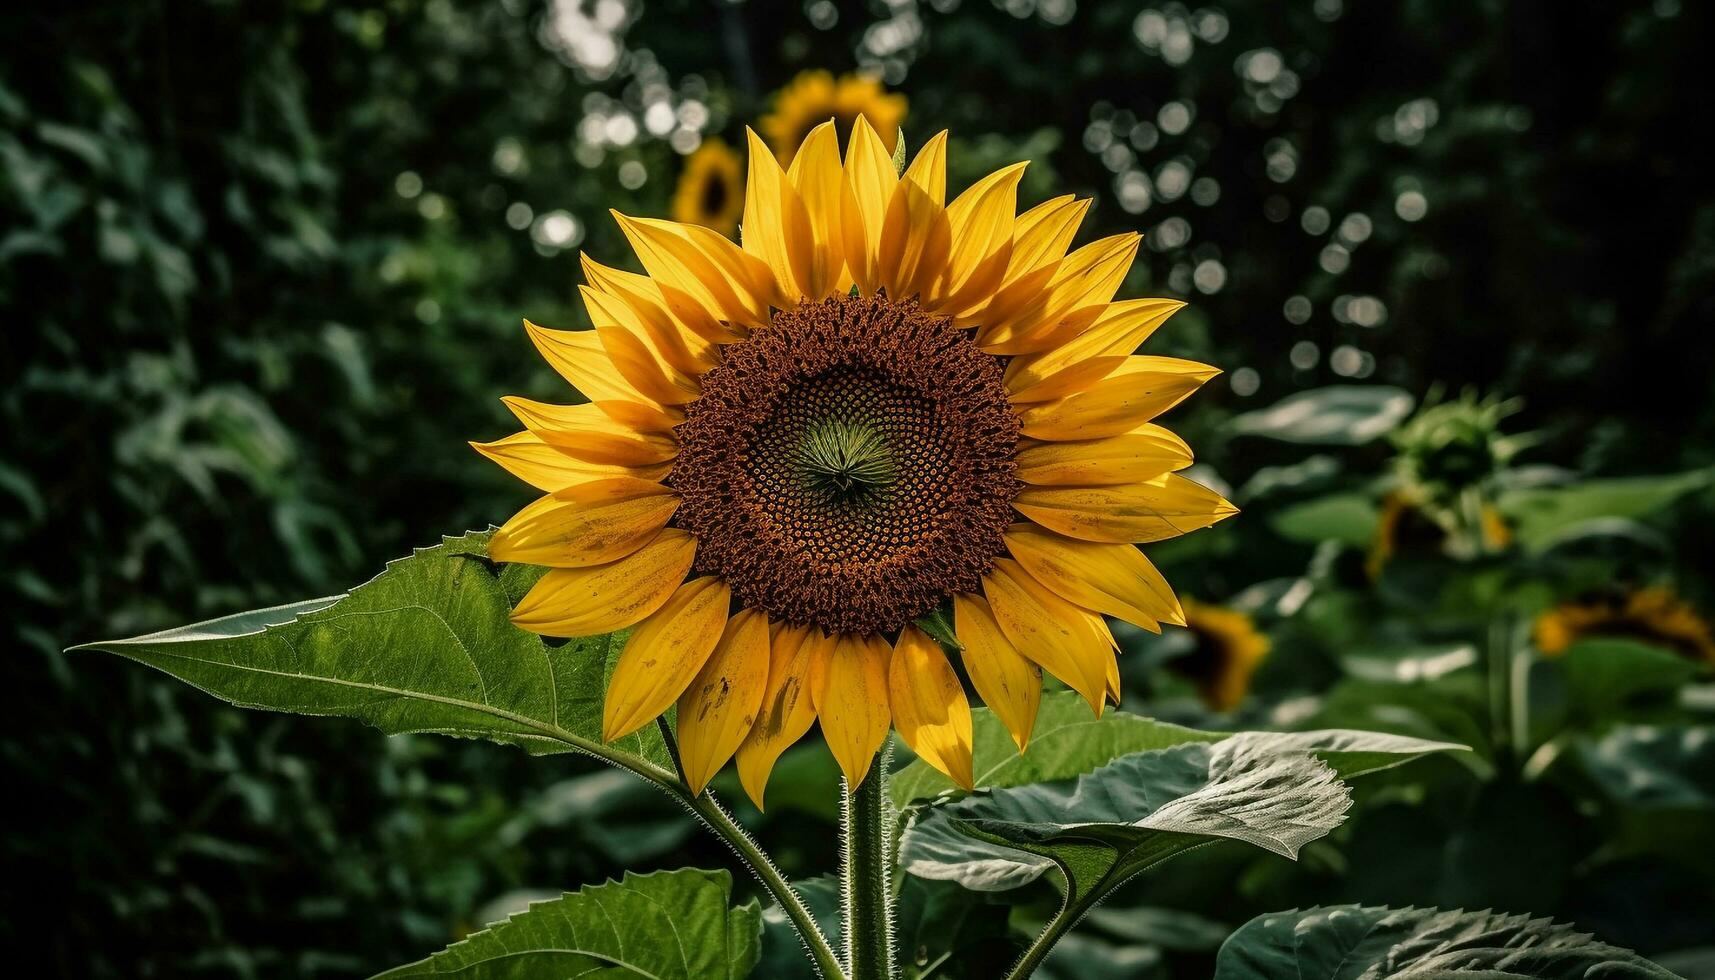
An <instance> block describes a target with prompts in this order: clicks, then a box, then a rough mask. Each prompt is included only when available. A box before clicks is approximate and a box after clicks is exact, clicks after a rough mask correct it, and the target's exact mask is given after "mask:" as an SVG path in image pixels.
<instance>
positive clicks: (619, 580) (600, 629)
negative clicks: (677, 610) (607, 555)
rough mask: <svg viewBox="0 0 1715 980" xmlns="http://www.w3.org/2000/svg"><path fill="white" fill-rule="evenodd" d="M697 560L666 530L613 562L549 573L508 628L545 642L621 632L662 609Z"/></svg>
mask: <svg viewBox="0 0 1715 980" xmlns="http://www.w3.org/2000/svg"><path fill="white" fill-rule="evenodd" d="M696 555H697V539H696V538H694V537H692V536H691V535H689V534H686V533H685V532H684V531H681V530H679V529H678V528H671V527H670V528H667V529H666V530H664V531H662V532H661V533H660V534H658V535H656V536H655V539H654V540H653V541H650V542H649V543H648V544H646V545H644V546H643V547H641V548H639V549H637V551H635V552H633V553H632V554H630V555H627V556H626V557H624V558H621V559H620V560H618V561H613V562H608V563H607V564H606V565H597V566H595V567H594V568H555V569H551V570H549V572H548V573H547V574H546V575H543V576H542V578H541V579H540V580H538V581H537V582H536V584H535V586H534V587H532V588H531V589H530V591H529V592H528V593H526V594H525V596H524V598H523V599H522V600H520V601H519V603H518V605H517V606H516V607H515V608H514V609H513V610H512V622H513V623H514V624H515V625H516V626H518V627H519V628H520V629H527V630H529V631H530V632H532V633H540V634H542V635H544V636H595V635H596V634H598V633H611V632H613V631H614V630H617V629H624V628H625V627H627V626H630V625H632V624H634V623H636V622H638V621H640V620H642V619H643V618H644V617H646V616H648V615H649V614H650V613H652V612H654V611H655V610H657V609H659V608H661V604H662V603H664V602H666V601H667V597H668V596H671V595H672V594H673V592H674V590H675V589H677V588H678V587H679V583H680V582H682V581H684V578H685V573H686V572H687V571H689V570H690V568H691V560H692V559H693V558H695V557H696Z"/></svg>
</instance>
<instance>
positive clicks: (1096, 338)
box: [1006, 299, 1185, 401]
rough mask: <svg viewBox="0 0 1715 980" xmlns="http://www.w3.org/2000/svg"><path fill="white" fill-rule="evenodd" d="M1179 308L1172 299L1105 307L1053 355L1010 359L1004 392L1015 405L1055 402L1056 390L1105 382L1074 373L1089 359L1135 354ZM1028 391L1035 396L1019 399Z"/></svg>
mask: <svg viewBox="0 0 1715 980" xmlns="http://www.w3.org/2000/svg"><path fill="white" fill-rule="evenodd" d="M1184 307H1185V304H1184V303H1181V302H1180V301H1178V300H1176V299H1132V300H1124V301H1122V302H1119V303H1109V304H1108V305H1107V308H1106V309H1104V310H1103V311H1102V313H1101V315H1100V316H1098V317H1096V321H1095V323H1093V324H1091V325H1090V329H1088V330H1086V331H1084V332H1083V333H1081V334H1079V335H1078V336H1076V337H1074V338H1072V339H1071V340H1068V341H1066V342H1065V343H1063V344H1061V345H1060V346H1058V347H1055V348H1054V349H1052V350H1046V351H1043V352H1042V353H1040V354H1027V355H1025V356H1023V357H1015V358H1013V359H1012V362H1011V363H1009V364H1008V365H1007V366H1006V387H1007V390H1008V391H1011V392H1013V393H1014V394H1013V400H1014V401H1041V400H1044V399H1048V398H1058V397H1060V395H1061V394H1064V391H1063V390H1060V389H1061V388H1064V387H1066V386H1067V385H1069V384H1071V383H1072V382H1074V381H1077V380H1078V379H1084V378H1087V379H1088V380H1092V381H1093V380H1095V378H1099V377H1106V376H1107V372H1106V371H1103V372H1102V373H1101V374H1098V375H1095V376H1094V377H1091V376H1090V369H1088V368H1085V369H1083V370H1082V371H1079V370H1077V369H1078V368H1081V367H1082V366H1083V365H1084V363H1086V362H1089V361H1092V360H1101V359H1104V358H1109V357H1122V358H1123V357H1125V356H1126V355H1128V354H1132V353H1134V352H1136V350H1137V349H1138V347H1140V346H1142V344H1143V342H1144V341H1145V340H1148V339H1149V337H1150V335H1151V334H1153V333H1155V331H1156V330H1157V329H1158V328H1159V327H1160V326H1161V325H1162V324H1163V323H1166V322H1167V318H1168V317H1170V316H1172V315H1173V314H1174V313H1176V312H1178V311H1179V310H1181V309H1183V308H1184ZM1103 363H1105V364H1106V365H1107V367H1108V369H1110V370H1111V369H1112V368H1113V367H1114V366H1115V365H1116V362H1112V361H1104V362H1103ZM1062 375H1065V376H1067V377H1066V378H1065V380H1062ZM1049 379H1053V381H1054V382H1055V384H1053V385H1049V384H1045V382H1047V381H1049ZM1080 386H1081V385H1080ZM1027 391H1028V392H1037V394H1035V395H1034V397H1030V398H1025V397H1023V394H1024V393H1025V392H1027Z"/></svg>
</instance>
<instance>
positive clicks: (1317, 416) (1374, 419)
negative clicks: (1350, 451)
mask: <svg viewBox="0 0 1715 980" xmlns="http://www.w3.org/2000/svg"><path fill="white" fill-rule="evenodd" d="M1414 404H1416V399H1414V398H1413V397H1412V396H1411V393H1410V392H1408V391H1405V390H1404V389H1401V388H1394V387H1391V386H1388V385H1334V386H1331V387H1328V388H1313V389H1311V390H1309V391H1300V392H1298V393H1296V394H1292V395H1288V396H1286V397H1285V398H1282V399H1281V400H1280V401H1277V402H1275V403H1274V404H1273V405H1270V406H1269V407H1267V408H1259V409H1257V410H1256V411H1254V412H1246V413H1244V414H1243V415H1239V416H1235V417H1234V418H1233V420H1232V421H1231V422H1229V423H1228V425H1229V426H1230V427H1231V428H1232V430H1233V432H1234V433H1236V434H1238V435H1247V436H1262V437H1264V438H1267V439H1279V440H1282V441H1284V442H1300V443H1311V444H1316V445H1327V446H1360V445H1363V444H1364V443H1366V442H1370V441H1372V440H1375V439H1379V438H1381V437H1382V436H1385V435H1387V434H1388V433H1389V432H1391V431H1392V430H1393V428H1394V427H1395V426H1397V425H1398V424H1399V423H1400V422H1402V421H1404V420H1405V417H1406V416H1408V415H1410V414H1411V408H1412V406H1413V405H1414Z"/></svg>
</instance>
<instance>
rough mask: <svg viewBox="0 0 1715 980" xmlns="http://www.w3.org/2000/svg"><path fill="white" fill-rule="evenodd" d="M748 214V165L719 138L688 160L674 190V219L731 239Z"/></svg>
mask: <svg viewBox="0 0 1715 980" xmlns="http://www.w3.org/2000/svg"><path fill="white" fill-rule="evenodd" d="M743 213H744V162H743V161H742V160H740V159H739V157H738V154H737V153H735V152H733V149H732V147H730V146H727V144H726V141H725V140H723V139H721V138H720V137H719V136H711V137H709V138H708V139H706V140H704V141H703V144H702V145H701V146H699V147H697V149H696V151H695V152H693V153H692V154H691V155H690V156H688V157H686V158H685V169H684V171H683V172H681V173H680V174H679V185H678V187H677V188H675V189H674V191H673V209H672V214H673V220H674V221H678V222H683V223H684V224H690V225H703V226H704V227H707V228H713V229H714V230H715V231H718V232H720V233H721V234H723V235H725V236H727V237H728V238H731V237H732V236H733V235H735V234H737V233H738V219H739V215H741V214H743Z"/></svg>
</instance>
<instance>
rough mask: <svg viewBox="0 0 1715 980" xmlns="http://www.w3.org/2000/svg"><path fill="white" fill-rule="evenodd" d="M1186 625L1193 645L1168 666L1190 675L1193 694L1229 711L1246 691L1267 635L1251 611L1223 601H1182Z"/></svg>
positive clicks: (1264, 651)
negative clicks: (1246, 611)
mask: <svg viewBox="0 0 1715 980" xmlns="http://www.w3.org/2000/svg"><path fill="white" fill-rule="evenodd" d="M1182 602H1183V604H1184V609H1185V626H1186V628H1188V629H1189V630H1190V631H1191V635H1192V637H1193V639H1194V641H1195V645H1194V646H1193V647H1192V648H1191V651H1190V652H1189V653H1187V654H1185V655H1184V656H1182V657H1175V658H1174V659H1172V660H1169V661H1168V662H1167V669H1168V670H1171V671H1173V672H1174V673H1176V674H1179V675H1180V676H1182V677H1185V678H1187V679H1189V680H1190V681H1191V682H1192V683H1194V684H1195V685H1196V686H1197V695H1198V697H1200V698H1202V699H1203V703H1204V704H1206V705H1208V706H1209V707H1210V708H1211V709H1212V710H1215V711H1231V710H1233V709H1234V708H1236V707H1238V706H1239V702H1241V701H1243V700H1244V697H1245V694H1246V693H1247V692H1249V691H1250V683H1251V675H1252V674H1255V673H1256V669H1257V665H1259V664H1261V663H1262V660H1263V658H1264V657H1266V656H1268V651H1269V647H1270V643H1269V639H1268V636H1267V635H1265V634H1264V633H1262V632H1261V631H1260V630H1258V629H1257V628H1256V623H1255V621H1253V620H1252V619H1251V617H1250V616H1249V614H1247V613H1244V612H1241V611H1240V610H1237V609H1230V608H1228V607H1226V606H1217V605H1212V604H1205V603H1201V602H1193V601H1192V600H1190V599H1184V600H1182Z"/></svg>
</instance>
